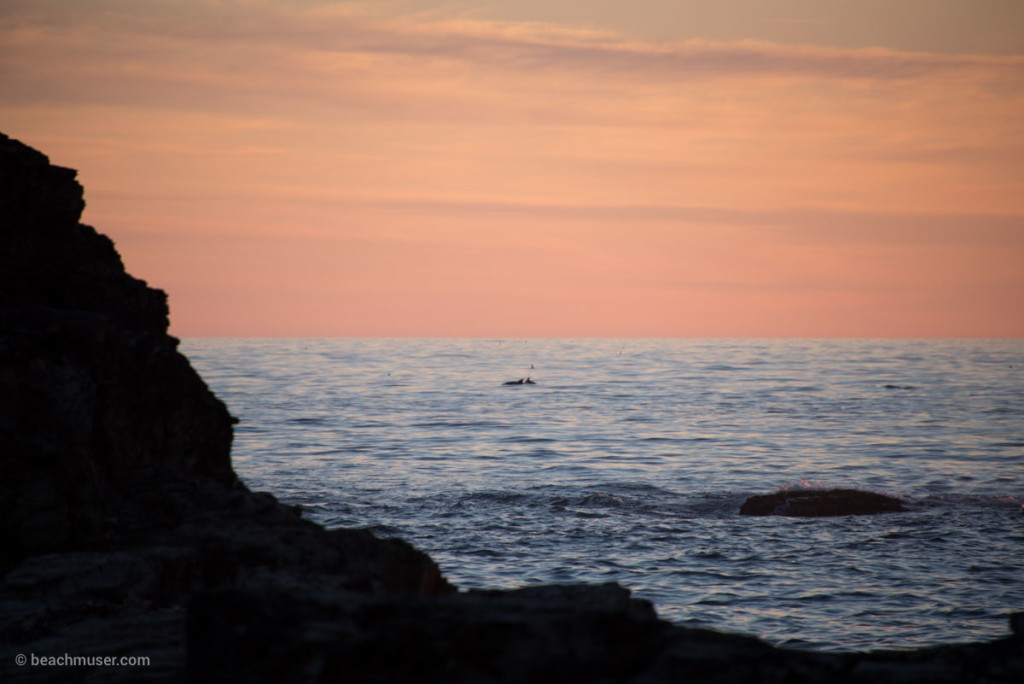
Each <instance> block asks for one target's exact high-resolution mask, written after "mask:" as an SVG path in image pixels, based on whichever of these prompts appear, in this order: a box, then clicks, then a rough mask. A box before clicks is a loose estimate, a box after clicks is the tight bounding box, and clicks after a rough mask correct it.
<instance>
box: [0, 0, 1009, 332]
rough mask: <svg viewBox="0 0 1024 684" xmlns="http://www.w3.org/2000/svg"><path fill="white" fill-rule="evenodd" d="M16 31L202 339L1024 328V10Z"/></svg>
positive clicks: (420, 15) (22, 7) (307, 7)
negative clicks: (224, 337)
mask: <svg viewBox="0 0 1024 684" xmlns="http://www.w3.org/2000/svg"><path fill="white" fill-rule="evenodd" d="M769 6H770V7H769ZM0 46H2V47H0V130H3V131H4V132H5V133H6V134H8V135H10V136H12V137H14V138H18V139H20V140H22V141H24V142H26V143H27V144H29V145H32V146H34V147H36V148H38V149H40V150H42V151H43V152H45V153H46V154H48V155H49V156H50V157H51V159H52V160H53V161H54V163H57V164H61V165H65V166H71V167H74V168H77V169H79V172H80V173H79V176H80V179H81V180H82V182H83V184H84V185H85V188H86V200H87V202H88V207H87V209H86V213H85V217H84V220H85V221H86V222H87V223H90V224H92V225H95V226H96V227H97V228H98V229H100V230H101V231H103V232H105V233H107V234H108V235H110V236H111V237H112V238H113V239H114V241H115V242H116V244H117V246H118V249H119V250H120V252H121V254H122V256H123V258H124V261H125V264H126V266H127V268H128V269H129V271H130V272H131V273H133V274H134V275H136V276H139V277H142V278H144V279H146V280H147V281H149V283H150V284H152V285H154V286H156V287H160V288H163V289H165V290H167V291H168V292H169V293H170V302H171V321H172V332H173V333H175V334H177V335H179V336H184V337H190V336H203V335H231V336H250V335H254V336H255V335H271V336H512V337H525V336H609V337H633V336H686V337H691V336H730V337H743V336H758V337H889V336H893V337H961V336H976V337H993V336H999V337H1001V336H1013V337H1021V336H1024V123H1022V122H1024V4H1022V3H1015V2H1005V1H1003V0H971V1H967V0H964V1H962V2H959V1H956V0H930V1H929V2H921V1H918V0H889V1H888V2H876V1H875V0H856V1H855V0H842V1H840V0H836V1H834V2H827V1H823V0H816V1H815V2H811V1H810V0H779V1H778V2H774V3H765V2H757V1H756V0H737V1H735V2H731V3H722V2H712V1H711V0H690V1H689V2H681V1H680V2H676V1H673V2H668V1H667V0H633V1H632V2H598V1H596V0H590V1H587V2H584V1H583V0H579V1H569V0H566V1H563V2H559V1H558V0H549V1H547V2H533V1H532V0H519V1H518V2H512V1H511V0H498V1H497V2H482V3H479V4H475V3H471V2H448V3H443V2H436V3H433V2H428V1H426V0H405V1H395V2H365V3H349V2H327V1H319V0H306V1H304V2H299V1H293V2H285V1H283V0H278V1H273V0H248V1H243V0H237V1H230V0H225V1H221V2H215V1H212V0H205V1H204V0H177V1H175V2H170V1H166V2H163V1H155V2H145V3H140V2H131V1H128V0H99V1H90V0H31V1H29V0H9V1H8V2H5V4H4V7H3V8H2V9H0Z"/></svg>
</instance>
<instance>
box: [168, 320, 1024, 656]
mask: <svg viewBox="0 0 1024 684" xmlns="http://www.w3.org/2000/svg"><path fill="white" fill-rule="evenodd" d="M182 349H183V351H184V352H185V353H186V355H187V356H188V357H189V358H190V359H191V361H192V362H193V364H194V365H195V367H196V368H197V370H199V371H200V373H201V374H202V375H203V377H204V378H205V379H206V381H207V382H208V383H209V385H210V386H211V388H212V389H213V390H214V392H215V393H216V394H217V395H218V396H220V397H221V398H222V399H223V400H224V401H225V402H226V403H227V405H228V407H229V409H230V410H231V412H232V413H233V414H234V415H236V416H238V417H239V418H240V419H241V422H240V424H239V425H238V426H237V427H236V436H235V445H234V450H233V458H234V463H235V468H236V470H237V471H238V472H239V474H240V475H241V477H242V478H243V479H244V480H245V481H246V482H247V484H249V486H250V487H252V488H254V489H265V490H268V491H272V492H274V493H275V494H277V495H278V496H279V498H281V499H282V500H284V501H286V502H289V503H298V504H301V505H302V506H303V507H304V508H305V510H306V511H307V515H308V516H309V517H311V518H313V519H315V520H317V521H318V522H321V523H324V524H326V525H328V526H334V527H340V526H345V527H353V526H355V527H369V528H372V529H374V530H375V532H376V533H377V534H378V535H382V536H400V537H403V538H405V539H407V540H409V541H410V542H411V543H413V544H414V545H415V546H417V547H418V548H420V549H422V550H424V551H426V552H428V553H429V554H430V555H431V556H432V557H433V558H434V559H435V560H437V561H438V562H439V564H440V565H441V568H442V571H443V572H444V573H445V574H446V576H448V577H449V579H451V580H452V581H453V582H454V583H455V584H457V585H458V586H460V587H462V588H483V587H489V588H503V587H516V586H522V585H528V584H538V583H552V582H606V581H616V582H619V583H620V584H622V585H624V586H627V587H629V588H631V589H632V590H634V592H635V594H636V595H638V596H640V597H642V598H646V599H649V600H651V601H653V602H654V603H655V605H656V606H657V609H658V613H659V615H661V616H662V617H663V618H666V619H669V620H672V621H674V622H676V623H679V624H684V625H691V626H701V627H712V628H715V629H721V630H728V631H733V632H742V633H746V634H751V635H755V636H758V637H761V638H763V639H765V640H767V641H769V642H771V643H775V644H784V645H790V646H800V647H806V648H816V649H824V650H854V649H856V650H862V649H874V648H911V647H920V646H925V645H931V644H936V643H947V642H951V641H967V640H979V639H988V638H994V637H997V636H1001V635H1004V634H1005V633H1006V632H1007V624H1006V615H1007V614H1008V613H1009V612H1011V611H1022V610H1024V515H1022V514H1021V504H1022V503H1024V341H1021V340H938V341H935V340H929V341H921V340H906V341H902V340H901V341H893V340H852V341H851V340H828V341H818V340H635V339H629V340H540V339H528V340H480V339H455V340H444V339H427V340H408V339H402V340H372V339H212V338H211V339H203V338H196V339H188V340H185V341H184V342H183V343H182ZM525 377H531V378H532V379H533V380H534V381H535V382H536V384H535V385H514V386H506V385H503V384H502V383H503V382H504V381H508V380H518V379H519V378H525ZM806 486H841V487H856V488H862V489H868V490H872V491H877V492H883V493H888V494H892V495H895V496H899V497H901V498H902V499H904V501H905V502H906V505H907V506H908V508H909V509H910V512H908V513H903V514H888V515H880V516H851V517H840V518H825V519H791V518H779V517H769V518H751V517H741V516H739V515H738V510H739V506H740V504H741V503H742V502H743V500H744V499H745V498H746V497H747V496H749V495H752V494H756V493H766V492H770V491H775V490H778V489H780V488H786V487H806Z"/></svg>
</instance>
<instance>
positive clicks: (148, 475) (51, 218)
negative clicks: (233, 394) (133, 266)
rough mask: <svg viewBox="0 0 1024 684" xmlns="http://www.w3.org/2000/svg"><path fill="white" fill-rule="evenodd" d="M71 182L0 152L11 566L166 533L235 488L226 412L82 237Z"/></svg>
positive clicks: (88, 235) (135, 291)
mask: <svg viewBox="0 0 1024 684" xmlns="http://www.w3.org/2000/svg"><path fill="white" fill-rule="evenodd" d="M75 175H76V172H75V171H74V170H72V169H65V168H61V167H57V166H51V165H50V164H49V160H48V159H47V158H46V157H45V156H44V155H42V154H41V153H39V152H36V151H35V150H32V149H30V148H28V147H26V146H24V145H22V144H21V143H19V142H16V141H13V140H10V139H8V138H6V137H3V138H0V216H2V217H3V226H4V227H3V230H2V231H0V254H2V256H3V258H2V261H0V440H2V442H0V448H2V449H3V452H4V477H3V479H2V481H0V503H2V504H3V510H4V511H5V515H4V516H2V517H0V539H2V540H3V546H4V549H5V552H6V553H5V557H6V560H7V561H8V562H10V561H15V560H17V559H19V558H21V557H23V556H24V555H26V554H29V553H38V552H41V551H50V550H56V549H68V548H76V547H80V546H82V545H84V544H91V543H95V542H97V541H99V540H102V539H106V538H110V537H116V536H117V535H119V534H122V533H124V532H126V531H128V530H131V529H133V528H136V527H139V526H147V525H166V524H169V523H171V522H173V521H175V520H177V519H180V517H181V516H182V515H184V514H185V513H186V512H188V511H190V510H193V509H194V508H195V507H197V506H199V507H203V506H207V507H208V506H210V505H213V504H214V503H215V502H216V501H217V499H218V498H219V497H223V494H224V492H226V491H228V490H230V489H231V488H233V487H234V486H235V485H236V484H237V483H236V478H235V475H234V473H233V472H232V470H231V460H230V449H231V436H232V433H231V417H230V416H229V415H228V411H227V409H226V408H225V407H224V405H223V404H222V403H221V402H220V401H219V400H218V399H217V398H216V397H214V396H213V395H212V394H211V393H210V392H209V390H208V389H207V388H206V385H205V384H204V383H203V381H202V380H201V379H200V378H199V377H198V375H196V373H195V372H193V371H192V369H191V368H190V366H189V364H188V362H187V361H186V360H185V359H184V358H183V357H182V356H181V355H180V354H178V353H177V350H176V346H177V341H176V340H175V339H174V338H172V337H169V336H168V335H167V297H166V295H165V294H164V293H163V292H161V291H160V290H154V289H152V288H150V287H147V286H146V283H144V282H143V281H141V280H137V279H135V278H132V277H131V276H129V275H128V274H127V273H125V270H124V267H123V266H122V264H121V259H120V257H119V256H118V254H117V252H116V251H115V249H114V245H113V243H112V242H111V241H110V239H108V238H107V237H105V236H103V235H100V234H98V233H97V232H96V231H95V230H93V229H92V228H90V227H89V226H85V225H82V224H81V223H79V222H78V221H79V217H80V215H81V212H82V209H83V208H84V206H85V203H84V201H83V197H82V187H81V185H79V184H78V182H77V181H76V180H75ZM155 483H160V486H159V487H157V486H154V484H155ZM165 485H166V486H165Z"/></svg>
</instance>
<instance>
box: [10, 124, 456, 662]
mask: <svg viewBox="0 0 1024 684" xmlns="http://www.w3.org/2000/svg"><path fill="white" fill-rule="evenodd" d="M75 177H76V172H75V171H74V170H72V169H66V168H61V167H57V166H52V165H51V164H50V163H49V160H48V159H47V157H46V156H45V155H43V154H41V153H40V152H37V151H36V150H33V149H31V148H29V147H27V146H25V145H23V144H22V143H20V142H17V141H15V140H11V139H10V138H8V137H6V136H3V135H0V510H2V511H3V514H2V515H0V573H3V582H2V583H0V644H4V648H3V651H4V652H3V655H2V661H0V674H2V675H8V674H9V675H10V676H11V677H16V676H21V677H24V678H26V681H38V680H39V679H40V678H41V677H45V676H47V675H50V676H56V675H57V674H59V672H60V671H59V670H51V671H40V670H38V669H36V670H35V671H33V669H32V668H31V667H28V668H17V667H13V666H14V664H13V662H12V658H13V655H14V653H19V652H20V653H32V652H34V653H37V654H40V653H41V654H50V655H57V654H63V653H69V654H74V655H93V654H95V655H116V656H121V655H133V654H143V655H149V656H151V657H152V658H153V659H154V661H155V663H154V664H153V665H152V666H151V667H149V668H146V669H144V670H136V671H131V672H129V671H121V672H111V671H105V672H99V671H96V672H93V673H92V674H93V675H94V676H95V680H96V681H105V680H107V679H109V678H110V677H111V676H118V675H120V676H122V677H123V678H124V679H126V680H133V679H136V678H138V677H139V676H142V675H149V676H153V677H163V676H166V675H168V674H169V673H180V672H182V671H183V667H184V660H185V658H184V638H185V631H184V607H185V604H186V602H187V601H188V599H189V597H190V596H192V595H193V594H195V593H196V592H198V591H202V590H209V589H214V588H218V587H232V588H235V589H239V588H246V587H254V586H259V587H275V586H283V585H287V586H291V585H308V584H319V585H322V586H324V587H325V588H331V589H338V590H346V591H348V590H352V591H359V592H364V593H365V592H370V593H374V592H376V593H380V592H384V593H387V592H412V593H418V592H423V593H436V592H440V593H444V592H448V591H452V588H451V587H450V586H449V585H448V584H447V582H446V581H445V580H444V578H442V577H441V575H440V572H439V571H438V569H437V566H436V565H435V564H434V563H433V561H431V560H430V559H429V558H428V557H427V556H426V555H424V554H422V553H420V552H418V551H416V550H415V549H413V548H412V547H411V546H409V545H408V544H406V543H404V542H401V541H399V540H380V539H377V538H375V537H374V536H373V535H372V534H370V533H369V532H366V531H360V530H339V531H333V532H328V531H326V530H324V529H322V528H320V527H319V526H317V525H314V524H313V523H310V522H307V521H305V520H302V519H301V518H300V516H299V515H298V514H297V513H296V512H295V511H293V510H292V509H291V508H290V507H287V506H283V505H281V504H279V503H278V502H277V501H276V500H275V499H274V497H272V496H271V495H269V494H260V493H253V492H250V491H249V490H248V489H247V488H246V487H245V486H244V485H243V484H242V483H241V482H239V481H238V478H237V477H236V476H235V473H234V471H233V470H232V468H231V456H230V452H231V440H232V423H233V419H232V417H231V416H230V414H229V413H228V410H227V408H226V407H225V406H224V404H223V403H222V402H221V401H220V400H219V399H217V398H216V397H215V396H214V395H213V394H212V393H211V392H210V391H209V389H208V388H207V386H206V384H205V383H204V382H203V381H202V379H201V378H200V377H199V376H198V375H197V374H196V373H195V371H194V370H193V369H192V367H191V366H190V365H189V363H188V360H187V359H185V358H184V357H183V356H182V355H181V354H180V353H178V351H177V346H178V341H177V340H176V339H174V338H173V337H170V336H169V335H168V334H167V327H168V319H167V314H168V309H167V297H166V295H165V294H164V293H163V292H162V291H160V290H156V289H153V288H150V287H148V286H147V285H146V283H145V282H143V281H141V280H138V279H136V278H133V277H131V276H130V275H128V274H127V273H126V272H125V270H124V267H123V265H122V263H121V259H120V257H119V256H118V254H117V251H116V250H115V249H114V245H113V243H112V242H111V241H110V239H109V238H107V237H105V236H103V235H100V234H98V233H97V232H96V231H95V230H94V229H92V228H91V227H89V226H86V225H82V224H81V223H79V219H80V217H81V213H82V210H83V208H84V206H85V203H84V201H83V192H82V186H81V185H80V184H79V183H78V182H77V181H76V180H75ZM8 645H10V648H7V646H8ZM12 667H13V669H11V670H10V671H9V672H8V668H12ZM69 672H72V671H69V670H65V671H64V674H65V675H67V674H68V673H69ZM85 674H88V672H86V673H85ZM0 680H2V681H8V680H7V679H6V678H5V677H4V676H0Z"/></svg>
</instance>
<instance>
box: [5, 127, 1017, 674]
mask: <svg viewBox="0 0 1024 684" xmlns="http://www.w3.org/2000/svg"><path fill="white" fill-rule="evenodd" d="M83 206H84V204H83V201H82V189H81V186H80V185H79V184H78V183H77V182H76V181H75V172H74V171H71V170H69V169H62V168H58V167H54V166H51V165H50V164H49V162H48V160H47V159H46V157H45V156H43V155H42V154H40V153H39V152H36V151H35V150H32V149H30V148H27V147H26V146H24V145H22V144H20V143H18V142H15V141H12V140H10V139H8V138H6V137H3V136H0V473H2V476H0V506H2V510H3V515H2V516H0V549H2V552H0V681H3V682H40V681H76V682H118V681H120V682H128V681H132V682H134V681H144V680H150V681H172V682H173V681H178V682H185V681H199V682H203V681H206V682H227V681H247V682H328V681H354V682H360V681H361V682H531V684H532V683H533V682H574V681H598V680H600V681H618V682H637V683H640V682H669V681H693V682H732V681H780V682H781V681H794V682H797V681H826V680H829V681H857V682H861V681H862V682H879V681H899V682H937V681H939V682H941V681H957V682H969V681H988V682H1017V681H1019V679H1018V675H1019V674H1020V672H1021V671H1022V668H1024V662H1022V657H1024V656H1022V648H1021V645H1022V642H1021V639H1020V638H1019V637H1014V638H1007V639H1002V640H998V641H995V642H992V643H987V644H978V645H967V646H951V647H944V648H942V649H928V650H923V651H914V652H909V653H903V654H884V653H882V654H847V655H825V654H813V653H801V652H796V651H786V650H782V649H777V648H772V647H770V646H768V645H766V644H764V643H763V642H761V641H758V640H756V639H752V638H747V637H739V636H732V635H726V634H719V633H716V632H712V631H707V630H693V629H685V628H682V627H675V626H672V625H670V624H668V623H665V622H662V621H660V620H658V619H657V618H656V616H655V614H654V610H653V608H652V607H651V606H650V604H648V603H646V602H643V601H637V600H634V599H632V598H630V596H629V593H628V592H627V591H626V590H624V589H622V588H620V587H617V586H615V585H607V586H589V587H538V588H531V589H522V590H519V591H514V592H473V593H469V594H455V595H452V592H453V588H452V587H451V586H450V585H449V584H448V583H447V582H446V581H445V579H444V578H443V577H442V576H441V575H440V573H439V571H438V568H437V566H436V565H435V564H434V563H433V562H432V561H431V560H430V558H428V557H427V556H425V555H424V554H422V553H420V552H418V551H416V550H415V549H413V548H412V547H411V546H409V545H408V544H406V543H405V542H402V541H399V540H381V539H377V538H376V537H374V536H373V535H372V534H370V533H369V532H367V531H363V530H336V531H326V530H324V529H323V528H321V527H319V526H317V525H314V524H312V523H309V522H307V521H304V520H302V519H301V518H300V517H299V515H298V514H297V513H296V512H295V511H294V510H293V509H292V508H290V507H287V506H283V505H281V504H280V503H278V502H277V501H276V500H275V499H274V497H272V496H270V495H269V494H261V493H253V492H251V491H249V490H248V489H246V487H244V486H243V485H242V484H241V483H240V482H239V481H238V479H237V477H236V476H235V473H234V471H233V470H232V468H231V461H230V452H229V450H230V444H231V438H232V428H231V425H232V418H231V416H230V415H229V414H228V412H227V409H226V408H225V407H224V405H223V404H222V403H221V402H220V401H219V400H217V398H216V397H214V396H213V395H212V394H211V393H210V392H209V390H208V389H207V387H206V385H205V384H204V383H203V381H202V380H201V379H200V378H199V377H198V375H196V373H195V372H194V371H193V370H192V368H191V367H190V366H189V364H188V362H187V360H185V358H184V357H182V356H181V355H180V354H179V353H178V351H177V341H176V340H175V339H174V338H172V337H169V336H168V335H167V306H166V298H165V296H164V294H163V293H162V292H160V291H158V290H153V289H151V288H149V287H148V286H147V285H146V284H145V283H143V282H142V281H140V280H137V279H135V278H132V277H131V276H129V275H127V274H126V273H125V271H124V268H123V267H122V265H121V261H120V258H119V257H118V255H117V252H116V251H115V250H114V247H113V245H112V243H111V242H110V240H108V239H107V238H105V237H103V236H101V235H99V234H97V233H96V231H94V230H93V229H92V228H89V227H88V226H84V225H81V224H80V223H79V222H78V221H79V217H80V215H81V211H82V208H83ZM1020 622H1021V620H1020V619H1019V618H1018V623H1020ZM18 656H24V657H25V658H26V660H28V659H29V658H30V657H33V658H43V659H51V660H56V659H59V658H63V657H64V656H72V657H95V656H101V657H116V658H132V657H136V658H145V659H147V662H146V664H144V665H140V664H136V665H134V666H120V667H118V666H107V665H103V666H81V667H67V666H61V665H51V666H45V665H33V664H32V662H31V660H29V661H28V662H27V663H26V664H24V665H23V664H21V662H20V661H19V660H18Z"/></svg>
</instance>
